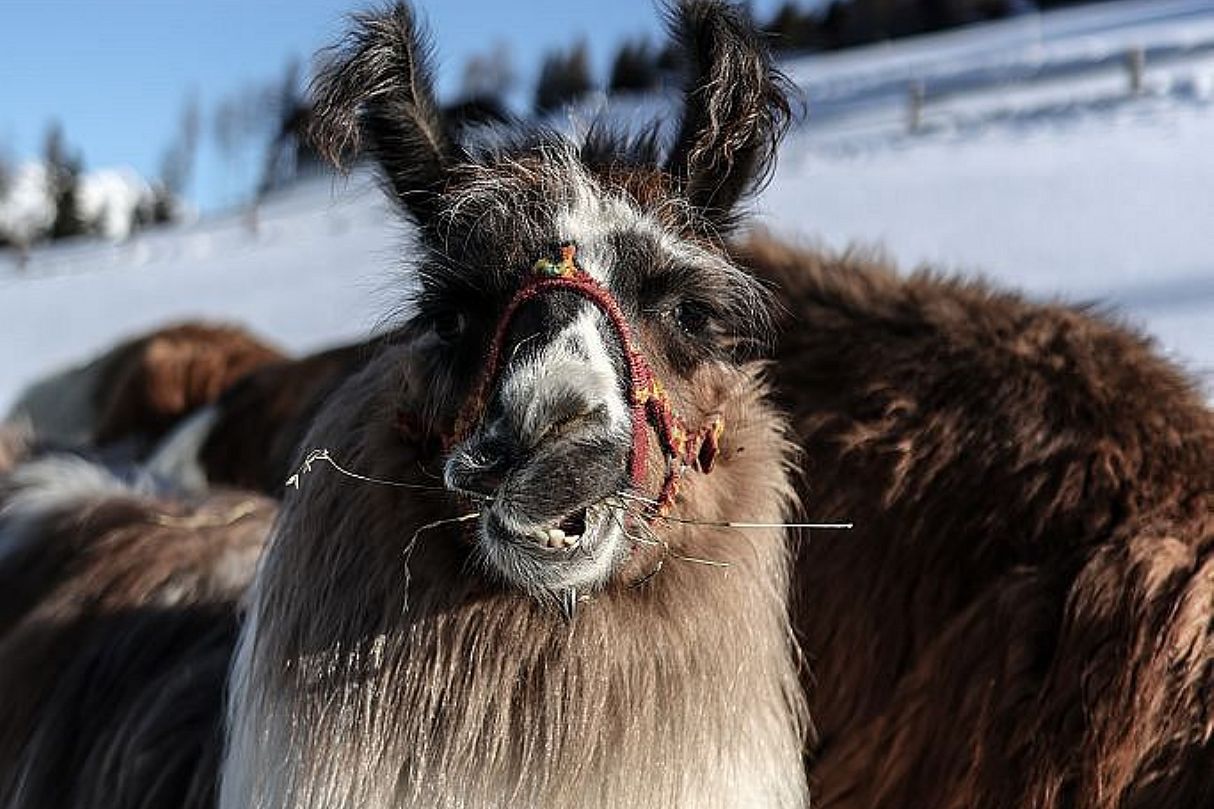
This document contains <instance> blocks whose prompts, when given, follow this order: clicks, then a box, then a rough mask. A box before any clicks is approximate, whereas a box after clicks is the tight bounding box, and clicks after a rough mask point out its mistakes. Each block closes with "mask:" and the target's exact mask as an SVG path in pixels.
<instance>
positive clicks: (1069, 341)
mask: <svg viewBox="0 0 1214 809" xmlns="http://www.w3.org/2000/svg"><path fill="white" fill-rule="evenodd" d="M740 253H741V255H742V256H743V262H744V263H746V264H748V265H749V266H751V267H753V268H754V269H755V270H756V271H757V272H758V273H759V274H760V275H762V276H764V277H766V278H768V279H770V280H771V281H772V282H774V283H775V284H777V285H778V286H779V287H780V288H781V290H782V293H783V294H782V295H781V298H782V300H783V301H784V305H785V306H786V307H787V308H788V310H789V313H790V317H789V319H788V322H787V323H786V325H785V328H784V331H783V337H782V338H781V340H780V343H779V347H778V351H777V355H776V358H775V360H776V364H775V371H776V377H777V383H778V388H779V390H780V391H782V392H783V395H784V397H785V400H786V405H787V406H788V407H789V409H790V410H791V412H792V415H793V425H794V428H795V429H796V431H797V434H798V435H799V436H800V440H801V444H802V448H803V451H804V453H805V463H804V474H803V477H802V483H801V490H802V498H803V501H804V503H805V508H806V509H807V510H808V511H809V513H810V514H812V516H813V517H814V518H820V519H827V520H835V519H846V520H855V521H856V524H857V525H856V529H855V530H854V531H852V532H849V533H848V534H837V535H836V534H815V535H814V536H813V537H812V541H811V538H810V537H808V536H802V537H800V540H799V544H798V558H797V563H796V574H795V575H796V579H795V581H796V586H795V590H796V603H795V606H794V613H793V620H794V624H795V625H796V627H797V630H798V633H799V636H800V638H801V641H802V644H803V647H804V649H805V651H806V652H807V653H808V659H809V670H811V671H812V675H813V676H812V682H811V679H810V676H809V671H807V672H806V684H807V687H809V688H810V690H811V692H812V695H813V700H812V705H811V711H812V714H813V716H814V720H815V724H816V725H817V726H818V728H819V729H820V730H821V733H822V739H823V743H822V746H821V748H820V750H819V753H818V755H817V757H816V759H815V760H814V762H813V768H812V772H813V776H814V778H815V781H816V782H817V792H818V794H819V795H820V804H819V805H822V806H830V807H834V806H838V807H856V808H857V809H859V808H860V807H865V809H875V808H878V807H907V806H915V807H931V808H935V807H957V809H960V808H961V807H976V806H981V807H1034V809H1055V808H1056V807H1057V808H1061V807H1069V808H1072V809H1113V807H1118V809H1131V808H1134V809H1138V808H1141V809H1146V807H1176V808H1177V809H1179V808H1180V807H1196V806H1208V805H1211V804H1212V802H1214V746H1212V745H1214V742H1212V739H1214V707H1212V705H1211V696H1212V695H1214V635H1212V632H1214V625H1212V621H1214V514H1212V512H1211V509H1212V502H1211V493H1212V492H1214V416H1212V414H1211V412H1210V410H1209V409H1208V407H1207V406H1206V405H1205V404H1204V402H1203V401H1202V399H1201V397H1200V396H1199V394H1198V393H1197V391H1196V390H1195V389H1194V388H1193V386H1192V384H1191V383H1190V382H1189V380H1187V379H1186V378H1185V377H1184V375H1183V374H1181V373H1180V372H1178V371H1177V370H1176V369H1175V368H1174V367H1172V366H1171V365H1169V364H1168V363H1166V362H1164V361H1163V360H1161V359H1159V358H1158V356H1157V355H1156V353H1155V352H1154V351H1153V348H1152V346H1151V345H1150V344H1149V343H1148V342H1146V341H1145V340H1143V339H1142V338H1140V337H1138V336H1136V335H1134V334H1133V333H1132V332H1130V331H1128V330H1127V329H1125V328H1123V327H1121V326H1118V325H1113V324H1110V323H1109V322H1107V321H1106V320H1104V319H1102V318H1101V317H1099V316H1095V315H1093V314H1092V313H1090V312H1083V311H1077V310H1076V309H1074V308H1068V307H1063V306H1052V305H1037V304H1031V303H1027V302H1025V301H1024V300H1022V299H1021V298H1019V297H1017V296H1015V295H1010V294H1006V293H1000V292H996V291H993V290H991V289H989V288H987V287H985V286H984V285H982V284H979V283H973V282H970V283H965V282H959V281H950V280H944V279H941V278H939V277H935V276H932V275H930V274H926V273H919V274H916V275H914V276H911V277H909V278H901V277H899V276H897V275H896V274H895V273H894V272H893V271H892V270H891V269H890V268H889V267H888V266H887V265H885V264H883V263H882V262H880V261H874V260H870V259H867V258H865V257H863V256H857V255H848V256H843V257H831V256H826V255H823V254H820V253H815V252H812V251H805V250H797V249H794V248H791V247H789V246H787V245H784V244H780V243H778V242H775V241H774V240H772V239H770V238H765V237H762V236H760V237H757V238H754V239H752V240H751V241H750V242H749V243H748V244H747V245H745V246H744V248H743V249H742V250H741V251H740Z"/></svg>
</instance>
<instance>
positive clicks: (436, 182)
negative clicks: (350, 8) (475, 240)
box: [310, 4, 456, 222]
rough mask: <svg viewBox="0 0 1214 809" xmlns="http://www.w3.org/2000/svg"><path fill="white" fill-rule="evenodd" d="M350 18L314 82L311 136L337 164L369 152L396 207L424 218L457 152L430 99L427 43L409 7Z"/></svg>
mask: <svg viewBox="0 0 1214 809" xmlns="http://www.w3.org/2000/svg"><path fill="white" fill-rule="evenodd" d="M352 20H353V23H354V24H353V29H352V30H351V31H350V33H349V34H347V35H346V38H345V39H344V40H343V41H342V42H341V43H340V44H339V45H338V46H336V47H335V48H334V53H333V58H332V59H331V61H330V62H329V63H328V64H327V65H326V66H325V67H324V68H322V70H321V71H320V73H319V74H318V75H317V77H316V80H315V81H314V82H313V85H312V95H313V104H314V106H313V123H312V126H311V131H310V135H311V137H312V140H313V142H314V143H315V144H316V147H317V148H318V149H319V150H320V151H321V153H322V154H323V155H325V157H327V158H328V159H329V160H331V161H332V162H333V163H334V165H336V166H338V167H339V168H342V167H344V165H345V164H346V163H347V162H348V161H349V160H351V159H353V158H357V156H359V155H360V154H362V153H363V152H364V151H366V152H369V153H370V154H371V155H372V157H374V158H375V160H376V162H377V163H378V164H379V167H380V169H381V170H382V171H383V174H384V176H385V178H386V179H387V181H388V184H389V186H390V187H391V189H392V191H393V192H394V193H395V195H396V197H397V199H398V201H399V202H400V204H401V205H402V206H404V208H405V209H406V210H407V211H408V212H409V213H410V214H412V215H413V217H414V218H415V219H417V220H418V221H419V222H424V221H425V220H426V219H427V218H428V217H429V216H430V215H431V214H432V213H433V210H432V209H433V201H434V197H435V194H436V193H437V192H438V191H439V190H441V187H442V184H443V181H444V179H445V177H446V173H447V168H448V167H449V165H450V164H451V163H452V161H453V160H454V156H455V153H456V146H455V144H454V143H453V142H452V141H451V139H450V138H449V136H448V134H447V132H446V130H445V128H444V126H443V120H442V115H441V113H440V111H439V106H438V103H437V102H436V101H435V98H434V88H433V78H432V77H433V71H432V69H431V67H430V64H429V63H430V54H429V47H428V45H427V44H426V42H425V41H424V38H423V36H422V35H421V33H420V32H419V31H418V24H417V20H416V19H415V15H414V13H413V10H412V9H410V8H409V7H408V6H407V5H404V4H398V5H396V6H394V7H392V8H391V9H388V10H385V11H381V12H374V13H368V14H359V15H355V16H354V17H352Z"/></svg>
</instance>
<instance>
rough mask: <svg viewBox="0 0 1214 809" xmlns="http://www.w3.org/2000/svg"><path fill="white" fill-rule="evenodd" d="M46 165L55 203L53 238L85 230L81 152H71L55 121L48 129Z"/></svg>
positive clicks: (51, 194) (44, 159)
mask: <svg viewBox="0 0 1214 809" xmlns="http://www.w3.org/2000/svg"><path fill="white" fill-rule="evenodd" d="M43 161H44V162H45V165H46V182H47V192H48V193H49V194H50V197H51V200H52V201H53V203H54V206H55V220H54V222H53V224H52V225H51V232H50V237H51V238H52V239H64V238H67V237H69V236H79V235H81V234H83V233H85V232H86V228H85V225H84V221H83V220H82V219H81V218H80V208H79V204H78V201H77V190H78V186H79V182H80V167H81V162H82V161H81V159H80V156H79V154H75V155H69V154H68V149H67V145H66V143H65V141H64V137H63V127H61V126H60V125H59V123H58V122H53V123H51V125H50V126H49V127H48V128H47V132H46V140H45V141H44V147H43Z"/></svg>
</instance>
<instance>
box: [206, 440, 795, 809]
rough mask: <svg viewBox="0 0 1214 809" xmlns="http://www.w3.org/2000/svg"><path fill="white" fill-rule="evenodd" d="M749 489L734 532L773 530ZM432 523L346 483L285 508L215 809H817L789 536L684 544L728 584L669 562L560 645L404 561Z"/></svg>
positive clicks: (473, 588)
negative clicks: (797, 660)
mask: <svg viewBox="0 0 1214 809" xmlns="http://www.w3.org/2000/svg"><path fill="white" fill-rule="evenodd" d="M752 446H754V447H757V446H759V442H754V443H753V444H752ZM773 446H777V447H778V446H779V442H778V441H777V442H774V443H773ZM776 452H777V454H778V450H776ZM746 456H747V459H746V463H748V464H755V465H757V466H756V468H759V467H761V468H764V469H767V470H771V469H777V470H778V469H780V468H781V465H780V463H779V458H775V459H774V460H775V462H774V463H772V460H773V459H772V458H764V457H762V453H760V452H758V451H757V450H756V451H751V452H748V453H746ZM361 460H362V461H363V462H365V463H370V459H369V458H365V457H364V458H362V459H361ZM401 463H404V464H406V465H407V463H408V462H407V461H403V462H401ZM363 468H366V467H363ZM380 471H382V470H380ZM746 474H747V470H746V469H745V468H741V467H735V468H734V469H733V470H732V471H729V470H728V469H727V470H726V471H724V472H722V473H719V477H717V475H718V473H714V479H715V482H716V483H718V484H720V485H721V486H723V487H724V489H723V491H733V492H740V491H745V490H746V489H747V488H751V489H752V491H757V492H759V493H758V494H752V495H750V496H749V497H746V498H744V499H745V500H746V501H747V508H748V509H751V510H750V511H749V512H748V513H747V514H746V515H736V516H739V517H741V516H746V517H750V518H753V519H755V520H756V521H762V520H771V521H777V520H778V519H779V518H780V517H781V515H782V512H783V499H782V497H783V488H784V486H783V479H782V478H780V479H779V480H776V481H774V482H771V483H770V485H765V484H762V483H760V484H758V485H755V486H753V487H747V486H746V485H745V484H743V483H742V482H741V481H742V480H743V479H744V478H738V477H736V476H738V475H746ZM769 474H770V472H769ZM731 476H733V477H731ZM752 480H754V479H753V478H752ZM697 497H700V498H703V499H704V500H705V501H708V500H711V501H712V502H713V503H714V510H719V507H720V503H721V502H722V500H723V499H728V498H723V497H722V494H721V492H716V493H713V492H710V491H708V490H707V489H706V488H704V487H699V488H695V487H692V491H691V493H690V494H689V495H688V505H689V507H690V508H693V509H694V507H695V502H694V501H695V500H696V498H697ZM424 501H425V498H423V497H416V498H401V497H400V496H399V495H398V494H396V493H392V492H385V491H383V490H379V489H374V488H371V487H359V486H358V485H356V484H351V483H347V482H333V481H330V485H326V486H323V487H321V486H317V487H315V489H314V490H313V493H311V494H310V496H309V497H306V498H296V499H293V500H290V501H288V503H287V505H286V507H285V509H284V513H283V516H282V518H281V520H280V523H279V526H278V529H277V532H276V536H275V538H274V539H273V540H272V542H271V546H270V549H269V550H268V551H267V555H266V557H265V559H264V560H263V564H262V568H261V570H260V572H259V577H258V582H257V584H256V586H255V588H254V591H253V593H252V594H251V599H252V603H251V611H250V616H249V621H248V623H247V625H246V627H245V630H244V632H243V635H242V640H241V645H240V649H239V651H238V657H237V661H236V663H235V666H234V671H233V680H232V688H231V692H232V693H231V705H230V717H229V722H230V738H229V748H228V751H227V760H226V762H225V767H224V778H223V793H222V800H221V806H223V807H225V809H236V807H247V806H253V807H288V806H290V807H325V809H332V808H333V807H360V808H366V807H372V808H374V807H389V806H391V807H423V806H424V807H448V806H449V807H489V806H501V805H520V806H529V807H550V806H551V807H556V806H602V807H625V806H629V807H631V806H637V807H641V806H672V807H697V808H704V807H707V808H708V809H711V808H712V807H733V806H772V807H785V806H787V807H793V806H803V805H804V804H805V803H806V786H805V780H804V771H803V764H802V758H801V750H802V738H803V724H802V717H803V698H802V695H801V692H800V689H799V686H798V681H797V674H796V670H795V665H794V662H793V655H792V652H791V639H790V638H791V635H790V632H789V629H788V623H787V617H786V595H785V594H786V590H787V575H788V574H787V566H788V562H787V550H786V547H785V544H784V538H783V536H782V534H781V533H780V532H779V531H761V532H755V533H748V534H745V535H742V534H738V533H734V532H730V531H728V530H724V529H715V528H699V527H696V528H692V527H682V528H680V529H679V530H680V531H681V532H687V533H690V532H692V531H694V532H697V533H696V536H695V537H690V536H679V535H673V536H671V541H672V544H679V545H682V546H683V547H695V548H707V549H708V552H709V553H711V555H712V557H713V558H714V559H716V560H718V561H724V562H727V563H728V564H729V565H730V567H729V568H728V569H721V568H716V567H705V566H698V565H694V564H687V563H682V564H680V563H679V562H678V561H676V560H668V561H667V563H666V564H665V565H664V567H663V568H662V570H661V572H660V573H659V574H658V575H656V576H654V577H653V578H652V579H650V580H649V581H648V582H646V583H645V584H644V585H643V586H641V587H633V586H630V585H629V584H628V583H627V581H629V579H625V580H624V583H621V584H618V585H615V586H612V587H609V588H607V589H606V590H604V591H603V592H600V593H598V594H595V595H594V596H593V598H592V599H591V600H590V601H589V602H588V603H585V604H583V605H581V607H580V609H579V611H578V614H577V616H576V618H575V619H574V620H573V621H572V622H571V623H568V622H566V621H564V620H563V619H562V618H561V617H560V615H559V614H558V613H557V612H556V611H555V610H554V609H552V608H551V607H549V606H546V605H543V604H539V603H536V602H535V601H533V600H530V599H528V598H526V597H524V596H522V595H520V594H518V593H515V592H512V591H507V590H505V589H503V588H500V587H497V586H494V585H492V584H491V583H488V582H486V581H485V580H484V579H483V578H482V577H481V576H480V575H479V574H478V573H477V572H476V568H475V567H474V565H473V564H471V562H470V559H469V556H468V551H467V549H466V548H467V546H466V545H465V543H464V542H463V541H462V539H461V538H460V537H459V536H458V534H457V533H455V532H454V531H446V532H444V530H442V529H440V530H436V531H434V532H431V533H428V534H426V535H425V536H424V537H421V538H419V542H418V544H417V545H416V547H415V550H414V552H413V553H412V554H411V556H410V557H409V558H408V559H407V560H406V559H404V558H403V555H402V549H403V548H404V547H405V546H406V545H407V540H408V539H409V536H406V535H402V534H410V533H411V532H410V531H407V530H402V528H401V526H419V525H424V524H426V523H428V522H431V521H433V520H434V519H436V518H439V517H443V516H451V514H452V512H451V511H449V510H444V508H443V507H440V506H438V505H435V504H429V505H427V504H426V503H425V502H424ZM693 539H694V541H695V544H694V545H690V544H688V543H690V542H691V541H692V540H693ZM638 564H640V562H638Z"/></svg>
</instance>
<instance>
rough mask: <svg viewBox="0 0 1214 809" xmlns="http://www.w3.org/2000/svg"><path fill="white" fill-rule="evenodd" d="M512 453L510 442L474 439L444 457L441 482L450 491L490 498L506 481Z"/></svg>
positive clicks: (493, 439) (494, 439) (513, 453)
mask: <svg viewBox="0 0 1214 809" xmlns="http://www.w3.org/2000/svg"><path fill="white" fill-rule="evenodd" d="M515 454H516V453H515V452H514V450H513V449H512V447H511V445H510V442H506V441H503V440H501V439H496V438H482V439H479V440H477V439H474V440H473V441H472V442H470V445H468V446H464V447H462V448H460V449H458V450H457V451H456V452H455V453H454V454H453V455H452V456H451V457H450V458H449V459H448V460H447V463H446V466H445V467H444V468H443V483H444V484H445V485H446V487H447V488H448V489H451V490H452V491H457V492H465V493H467V494H476V495H481V496H484V497H492V496H493V494H494V493H495V492H497V490H498V489H499V488H501V485H502V483H503V481H505V479H506V474H507V473H508V472H509V471H510V465H511V463H512V459H513V457H514V455H515Z"/></svg>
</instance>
